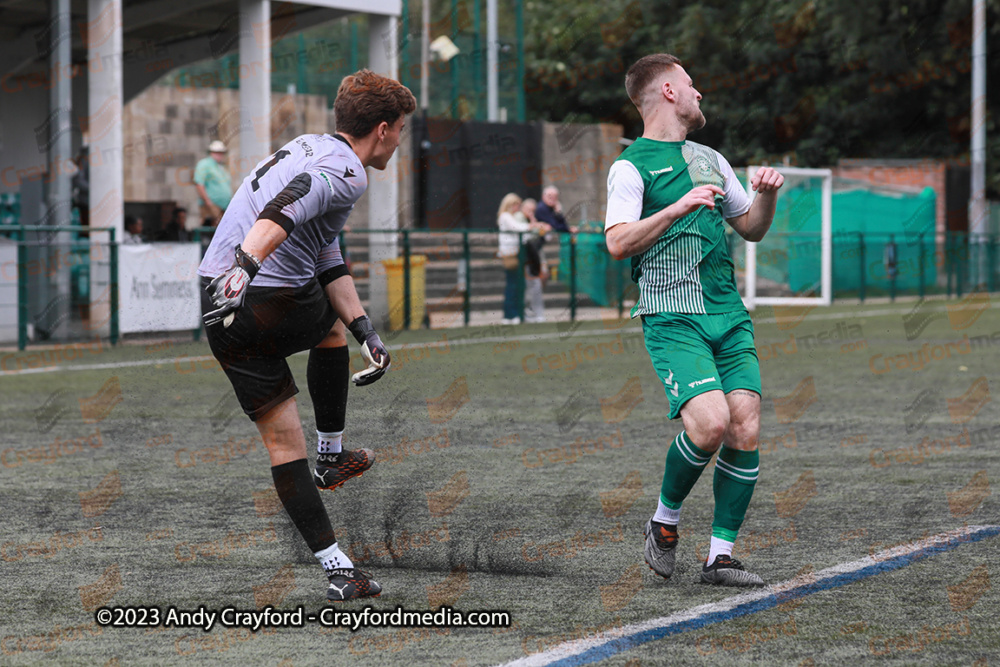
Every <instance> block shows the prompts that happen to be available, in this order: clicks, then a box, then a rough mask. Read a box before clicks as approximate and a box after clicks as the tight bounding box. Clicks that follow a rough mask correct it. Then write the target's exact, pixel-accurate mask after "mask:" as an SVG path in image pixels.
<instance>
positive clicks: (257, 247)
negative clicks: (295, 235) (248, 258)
mask: <svg viewBox="0 0 1000 667" xmlns="http://www.w3.org/2000/svg"><path fill="white" fill-rule="evenodd" d="M287 238H288V233H287V232H286V231H285V230H284V228H283V227H282V226H281V225H279V224H278V223H277V222H275V221H273V220H269V219H268V218H260V219H258V220H257V222H255V223H254V224H253V227H251V228H250V231H249V232H247V236H246V238H245V239H243V243H241V244H240V247H241V248H243V252H246V253H249V254H251V255H253V256H254V257H256V258H257V259H259V260H260V261H261V262H263V261H264V260H265V259H267V258H268V256H269V255H270V254H271V253H272V252H274V251H275V250H276V249H277V248H278V246H280V245H281V244H282V243H284V241H285V239H287Z"/></svg>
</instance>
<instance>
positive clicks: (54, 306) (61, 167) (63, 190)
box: [29, 0, 73, 339]
mask: <svg viewBox="0 0 1000 667" xmlns="http://www.w3.org/2000/svg"><path fill="white" fill-rule="evenodd" d="M51 8H52V9H51V21H52V26H53V30H52V31H51V33H50V37H51V42H50V44H49V48H50V52H49V74H50V77H51V79H50V80H51V81H52V89H51V90H50V91H49V119H48V126H49V127H48V130H49V136H48V146H49V160H48V163H49V174H50V175H51V179H50V181H49V186H48V187H49V192H48V202H47V203H48V207H47V208H48V211H47V213H46V215H45V223H44V224H48V225H53V226H57V225H58V226H65V225H68V224H70V222H71V221H72V213H71V208H72V201H71V199H72V192H71V186H70V178H71V176H70V172H71V168H70V166H69V165H70V162H71V160H72V155H71V154H70V151H71V150H72V146H71V144H70V140H71V139H72V136H71V134H70V130H71V127H72V123H71V117H72V112H73V97H72V80H71V74H72V73H71V70H72V67H73V63H72V61H71V60H70V42H71V32H70V31H71V30H72V27H71V26H70V13H69V0H52V3H51ZM33 222H34V221H31V222H30V223H29V224H33ZM46 238H49V239H55V240H56V241H57V244H58V245H57V246H56V248H55V249H54V250H55V252H57V253H66V252H67V251H68V250H69V247H68V242H69V241H70V234H69V233H68V232H62V233H59V234H55V235H49V234H47V235H46ZM54 277H55V284H54V285H52V286H51V287H52V288H53V292H54V293H52V294H48V295H46V296H45V298H46V301H47V306H46V307H45V308H44V309H43V310H42V312H41V313H39V318H40V319H39V321H38V322H36V326H37V327H40V328H42V329H44V330H46V331H47V332H48V333H49V335H50V336H52V337H54V338H60V339H61V338H64V337H65V336H66V332H67V324H68V323H69V316H70V300H71V295H70V276H69V270H60V271H58V272H57V273H56V274H55V276H54Z"/></svg>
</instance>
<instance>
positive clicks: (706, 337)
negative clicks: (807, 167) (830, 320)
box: [604, 53, 784, 586]
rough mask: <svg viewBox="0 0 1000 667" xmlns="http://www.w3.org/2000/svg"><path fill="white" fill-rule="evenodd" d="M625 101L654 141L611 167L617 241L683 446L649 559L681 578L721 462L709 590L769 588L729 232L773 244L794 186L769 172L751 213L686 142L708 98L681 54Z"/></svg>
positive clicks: (728, 181) (611, 225)
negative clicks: (697, 515)
mask: <svg viewBox="0 0 1000 667" xmlns="http://www.w3.org/2000/svg"><path fill="white" fill-rule="evenodd" d="M625 90H626V92H627V93H628V96H629V98H630V99H631V100H632V103H633V104H635V106H636V108H637V109H638V110H639V115H640V116H641V117H642V121H643V134H642V136H641V137H639V138H638V139H637V140H636V141H635V142H634V143H633V144H632V145H630V146H629V147H628V148H627V149H626V150H625V151H623V152H622V154H621V156H619V158H618V159H617V160H616V161H615V163H614V164H613V165H612V166H611V169H610V171H609V174H608V206H607V218H606V220H605V232H604V233H605V239H606V241H607V245H608V251H609V252H610V253H611V255H612V256H613V257H615V259H624V258H626V257H630V258H631V259H632V277H633V279H634V280H635V281H636V283H637V284H638V286H639V299H638V301H637V302H636V305H635V307H634V308H633V309H632V316H633V317H636V316H640V317H641V318H642V329H643V335H644V337H645V340H646V349H647V351H648V352H649V356H650V359H651V360H652V362H653V368H654V370H655V371H656V374H657V375H658V376H659V378H660V380H661V381H662V382H663V385H664V388H665V390H666V394H667V400H668V401H669V403H670V415H669V416H670V419H677V418H678V417H680V419H681V420H682V422H683V425H684V430H682V431H681V432H680V434H678V435H677V437H676V438H674V440H673V442H672V444H671V445H670V446H669V449H668V451H667V461H666V466H665V470H664V474H663V484H662V486H661V488H660V500H659V504H658V506H657V510H656V513H655V514H654V515H653V517H652V518H651V519H650V520H649V521H647V522H646V525H645V528H644V529H643V535H644V537H645V538H646V542H645V549H644V554H645V559H646V563H647V564H648V565H649V566H650V568H651V569H652V570H653V571H654V572H655V573H656V574H658V575H660V576H661V577H664V578H669V577H670V576H671V575H672V574H673V572H674V561H675V552H676V550H677V525H678V521H679V518H680V510H681V504H682V502H683V501H684V499H685V498H686V497H687V495H688V493H689V492H690V491H691V489H692V487H693V486H694V484H695V482H697V481H698V478H699V477H700V476H701V473H702V471H703V470H704V469H705V467H706V466H707V464H708V463H709V461H710V460H711V458H712V455H713V454H715V453H716V452H718V459H717V460H716V463H715V474H714V481H713V489H714V493H715V513H714V518H713V521H712V540H711V550H710V552H709V554H708V559H707V561H706V562H705V563H704V565H703V566H702V568H701V580H702V581H703V582H705V583H710V584H719V585H724V586H762V585H763V584H764V581H763V579H761V577H760V576H758V575H756V574H753V573H750V572H747V571H746V569H745V568H744V567H743V565H742V564H741V563H740V562H739V561H738V560H736V559H734V558H733V557H732V551H733V543H734V542H735V541H736V535H737V533H738V531H739V529H740V526H741V525H742V524H743V519H744V517H745V515H746V511H747V507H748V506H749V504H750V498H751V497H752V495H753V489H754V486H755V484H756V482H757V474H758V470H759V467H758V462H759V454H758V451H757V441H758V436H759V433H760V394H761V386H760V365H759V363H758V359H757V351H756V349H755V348H754V342H753V336H754V332H753V323H752V321H751V320H750V316H749V314H748V313H747V309H746V307H745V306H744V305H743V300H742V299H741V298H740V295H739V292H738V290H737V288H736V274H735V271H734V268H733V262H732V259H731V258H730V256H729V252H728V248H727V244H726V238H725V237H726V234H725V223H728V224H729V225H730V226H731V227H732V228H733V229H734V230H735V231H736V232H737V233H738V234H739V235H740V236H742V237H743V238H744V239H746V240H747V241H755V242H756V241H760V240H761V239H762V238H764V235H765V234H766V233H767V231H768V229H770V227H771V221H772V219H773V218H774V209H775V201H776V199H777V194H778V189H779V188H780V187H781V186H782V184H783V183H784V177H782V175H781V174H780V173H778V172H777V171H776V170H774V169H772V168H770V167H764V168H762V169H760V170H758V171H757V172H756V174H755V175H754V177H753V179H752V182H751V186H752V188H753V189H754V190H756V192H757V196H756V198H755V199H754V200H753V202H752V203H751V201H750V198H749V197H748V196H747V194H746V192H745V191H744V190H743V188H742V186H741V185H740V182H739V180H738V179H737V178H736V175H735V174H734V173H733V169H732V167H731V166H729V163H728V162H727V161H726V159H725V158H724V157H723V156H722V155H721V154H719V153H718V152H717V151H715V150H713V149H711V148H708V147H707V146H702V145H701V144H696V143H694V142H692V141H688V140H687V135H688V134H689V133H691V132H694V131H695V130H699V129H701V128H702V127H704V126H705V116H704V114H703V113H702V112H701V108H700V101H701V93H699V92H698V91H697V90H696V89H695V87H694V82H693V81H692V79H691V77H690V76H688V74H687V72H685V71H684V68H683V67H682V66H681V62H680V60H679V59H677V58H676V57H675V56H672V55H669V54H665V53H660V54H654V55H649V56H645V57H644V58H641V59H639V60H638V61H637V62H636V63H635V64H634V65H632V67H630V68H629V70H628V72H627V73H626V75H625Z"/></svg>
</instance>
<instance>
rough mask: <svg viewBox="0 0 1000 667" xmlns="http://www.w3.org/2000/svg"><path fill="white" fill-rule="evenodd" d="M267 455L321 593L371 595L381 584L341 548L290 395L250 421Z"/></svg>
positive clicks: (353, 596)
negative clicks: (323, 581)
mask: <svg viewBox="0 0 1000 667" xmlns="http://www.w3.org/2000/svg"><path fill="white" fill-rule="evenodd" d="M255 424H256V426H257V430H258V431H259V432H260V437H261V438H262V439H263V441H264V445H265V446H266V447H267V452H268V454H269V455H270V457H271V475H272V477H273V478H274V488H275V490H276V491H277V493H278V498H280V499H281V504H282V505H283V506H284V508H285V511H286V512H287V513H288V516H289V518H291V520H292V523H294V524H295V527H296V528H298V530H299V533H301V534H302V537H303V539H305V541H306V544H307V545H308V546H309V549H310V551H312V552H313V554H314V555H315V556H316V558H317V559H318V560H319V562H320V564H321V565H322V566H323V569H324V570H325V571H326V575H327V578H328V579H329V581H330V586H329V589H328V590H327V599H328V600H330V601H333V602H340V601H343V600H351V599H356V598H362V597H376V596H378V595H379V594H380V593H381V592H382V586H381V585H380V584H379V583H378V582H377V581H375V580H374V579H372V578H371V575H370V574H368V573H366V572H362V571H361V570H360V569H358V568H355V567H354V563H353V562H351V559H350V558H349V557H348V555H347V554H345V553H344V552H343V551H341V549H340V546H339V545H338V544H337V540H336V535H335V534H334V532H333V527H332V525H331V524H330V517H329V515H328V514H327V512H326V507H324V506H323V501H322V499H321V498H320V495H319V490H318V489H317V488H316V485H315V483H314V482H313V478H312V475H311V474H310V471H309V465H308V462H307V459H306V440H305V436H304V435H303V433H302V422H301V421H300V420H299V409H298V405H297V404H296V402H295V398H294V397H291V398H288V399H286V400H285V401H283V402H281V403H279V404H278V405H277V406H275V407H274V408H272V409H271V410H269V411H268V412H267V413H266V414H264V415H263V416H262V417H260V418H259V419H257V421H256V422H255Z"/></svg>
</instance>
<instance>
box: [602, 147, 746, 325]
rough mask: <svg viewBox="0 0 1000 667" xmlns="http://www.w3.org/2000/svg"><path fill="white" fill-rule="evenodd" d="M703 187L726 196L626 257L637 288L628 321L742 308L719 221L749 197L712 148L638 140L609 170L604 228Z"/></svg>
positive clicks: (739, 211)
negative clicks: (643, 249)
mask: <svg viewBox="0 0 1000 667" xmlns="http://www.w3.org/2000/svg"><path fill="white" fill-rule="evenodd" d="M701 185H717V186H719V187H720V188H722V189H723V190H724V191H725V193H726V194H725V197H716V202H717V203H716V207H715V210H711V209H709V208H707V207H704V206H702V207H700V208H698V209H697V210H696V211H694V212H692V213H690V214H688V215H686V216H684V217H683V218H681V219H679V220H677V221H676V222H674V224H672V225H671V226H670V228H669V229H667V231H666V232H664V233H663V235H662V236H661V237H660V238H659V240H657V242H656V243H654V244H653V245H652V246H651V247H650V248H648V249H647V250H646V251H645V252H642V253H640V254H638V255H636V256H635V257H633V258H632V278H633V280H635V282H636V284H638V286H639V300H638V301H637V302H636V305H635V307H634V308H633V309H632V317H635V316H636V315H647V314H652V313H688V314H699V313H729V312H735V311H745V310H746V307H745V306H744V305H743V300H742V299H741V298H740V294H739V291H738V290H737V289H736V272H735V270H734V268H733V261H732V259H731V258H730V257H729V250H728V248H727V246H726V234H725V227H724V222H725V219H726V218H728V219H732V218H737V217H739V216H741V215H743V214H744V213H746V212H747V211H749V210H750V198H749V197H748V196H747V193H746V191H744V190H743V186H742V185H741V184H740V182H739V179H737V178H736V174H735V173H734V172H733V168H732V167H731V166H729V163H728V162H727V161H726V159H725V158H724V157H722V155H721V154H720V153H719V152H718V151H715V150H713V149H711V148H709V147H707V146H703V145H701V144H697V143H694V142H693V141H656V140H653V139H646V138H642V137H640V138H639V139H637V140H636V141H635V143H633V144H632V145H631V146H629V147H628V148H627V149H625V151H624V152H623V153H622V154H621V156H619V158H618V159H617V160H616V161H615V163H614V164H613V165H612V166H611V171H610V172H609V173H608V207H607V211H608V212H607V218H606V220H605V224H604V231H605V232H607V230H609V229H611V228H612V227H614V226H615V225H618V224H624V223H629V222H635V221H636V220H642V219H644V218H647V217H649V216H651V215H653V214H654V213H657V212H659V211H661V210H663V209H664V208H666V207H668V206H670V205H671V204H673V203H675V202H676V201H678V200H679V199H680V198H681V197H683V196H684V195H685V194H687V193H688V192H689V191H690V190H692V189H693V188H696V187H698V186H701ZM720 204H721V206H720Z"/></svg>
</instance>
